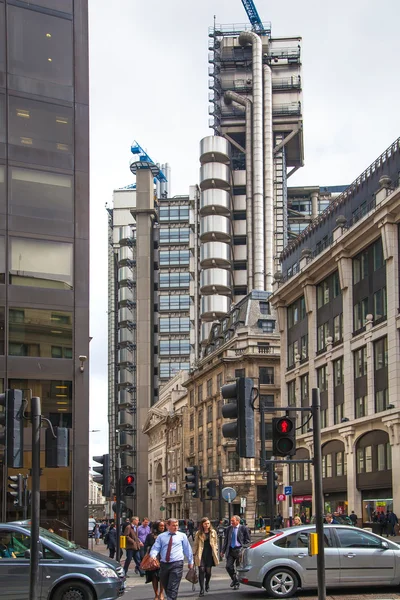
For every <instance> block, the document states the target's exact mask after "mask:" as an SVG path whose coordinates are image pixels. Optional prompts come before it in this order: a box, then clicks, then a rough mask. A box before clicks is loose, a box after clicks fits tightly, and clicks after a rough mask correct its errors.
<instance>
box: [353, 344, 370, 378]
mask: <svg viewBox="0 0 400 600" xmlns="http://www.w3.org/2000/svg"><path fill="white" fill-rule="evenodd" d="M367 364H368V363H367V347H366V346H363V347H362V348H359V349H358V350H355V351H354V377H355V379H358V378H359V377H363V376H364V375H366V374H367Z"/></svg>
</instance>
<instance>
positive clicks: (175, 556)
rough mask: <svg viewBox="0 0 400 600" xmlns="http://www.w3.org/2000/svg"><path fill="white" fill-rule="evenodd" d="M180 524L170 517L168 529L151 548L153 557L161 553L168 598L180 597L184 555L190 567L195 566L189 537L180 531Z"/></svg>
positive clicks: (173, 599)
mask: <svg viewBox="0 0 400 600" xmlns="http://www.w3.org/2000/svg"><path fill="white" fill-rule="evenodd" d="M178 526H179V524H178V519H173V518H170V519H168V521H167V529H168V531H166V532H165V533H161V534H160V535H159V536H158V537H157V539H156V541H155V543H154V545H153V547H152V549H151V550H150V556H152V557H153V558H155V557H156V556H157V554H160V582H161V583H162V586H163V588H164V590H165V592H166V594H167V600H176V598H177V597H178V590H179V584H180V582H181V579H182V575H183V562H184V556H186V558H187V561H188V567H189V569H190V568H192V567H193V553H192V549H191V547H190V544H189V540H188V537H187V536H186V535H185V534H183V533H182V532H181V531H178Z"/></svg>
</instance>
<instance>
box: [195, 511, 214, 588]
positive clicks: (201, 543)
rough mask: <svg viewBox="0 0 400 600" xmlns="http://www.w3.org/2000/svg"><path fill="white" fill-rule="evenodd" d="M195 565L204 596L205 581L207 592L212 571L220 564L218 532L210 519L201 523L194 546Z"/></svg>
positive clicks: (202, 520)
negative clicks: (197, 568)
mask: <svg viewBox="0 0 400 600" xmlns="http://www.w3.org/2000/svg"><path fill="white" fill-rule="evenodd" d="M193 557H194V564H195V565H196V566H197V567H199V584H200V594H199V596H204V579H205V583H206V585H205V590H206V592H208V591H209V589H210V579H211V569H212V568H213V567H216V566H217V564H218V563H219V559H218V537H217V532H216V531H215V529H214V527H213V526H212V525H211V523H210V519H209V518H208V517H203V518H202V519H201V521H200V525H199V529H198V530H197V532H196V536H195V539H194V546H193Z"/></svg>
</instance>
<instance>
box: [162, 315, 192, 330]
mask: <svg viewBox="0 0 400 600" xmlns="http://www.w3.org/2000/svg"><path fill="white" fill-rule="evenodd" d="M159 324H160V333H188V332H189V330H190V319H189V317H170V318H168V317H166V318H160V320H159Z"/></svg>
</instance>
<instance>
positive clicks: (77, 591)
mask: <svg viewBox="0 0 400 600" xmlns="http://www.w3.org/2000/svg"><path fill="white" fill-rule="evenodd" d="M52 600H95V596H94V594H93V591H92V590H91V588H90V587H89V586H88V585H86V583H82V582H81V581H69V582H66V583H62V584H61V585H60V586H59V587H58V588H57V589H56V591H55V593H54V594H53V596H52Z"/></svg>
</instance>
